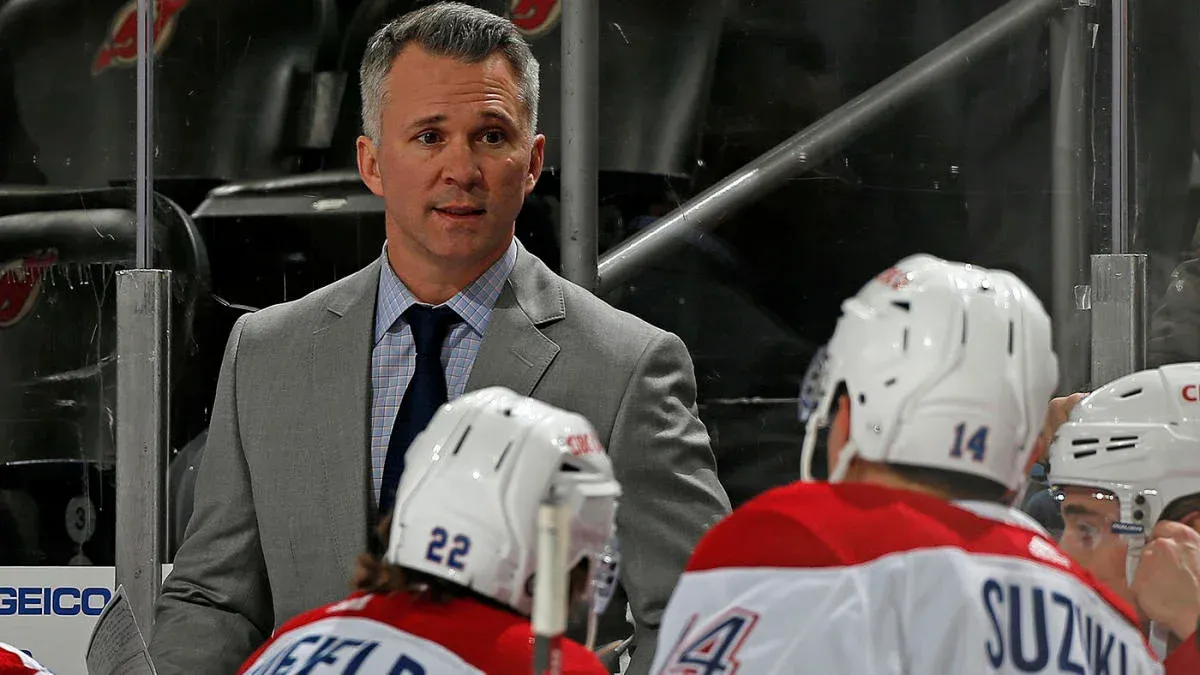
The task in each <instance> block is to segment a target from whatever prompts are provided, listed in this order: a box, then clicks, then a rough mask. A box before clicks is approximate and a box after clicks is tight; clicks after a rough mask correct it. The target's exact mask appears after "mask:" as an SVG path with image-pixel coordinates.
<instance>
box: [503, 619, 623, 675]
mask: <svg viewBox="0 0 1200 675" xmlns="http://www.w3.org/2000/svg"><path fill="white" fill-rule="evenodd" d="M496 659H497V661H496V664H495V665H494V666H493V667H492V668H487V669H485V670H486V672H487V673H488V674H489V675H493V674H494V675H528V673H529V672H530V671H531V670H532V668H533V630H532V627H531V626H530V625H529V624H528V623H526V624H525V626H523V627H521V628H518V627H516V626H514V627H513V628H512V629H510V630H509V631H507V632H505V634H504V636H503V637H502V638H501V639H500V640H499V641H498V642H497V644H496ZM562 672H563V675H607V674H608V669H607V668H605V667H604V665H603V664H602V663H600V659H599V658H598V657H597V656H596V655H595V654H593V653H592V652H590V651H588V649H587V648H586V647H584V646H583V645H581V644H579V643H578V642H575V641H574V640H568V639H566V638H563V640H562Z"/></svg>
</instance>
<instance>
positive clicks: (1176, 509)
mask: <svg viewBox="0 0 1200 675" xmlns="http://www.w3.org/2000/svg"><path fill="white" fill-rule="evenodd" d="M1193 511H1200V492H1197V493H1194V494H1190V495H1184V496H1182V497H1180V498H1178V499H1176V500H1175V501H1173V502H1171V503H1170V504H1168V505H1167V508H1165V509H1163V512H1162V516H1160V517H1159V520H1173V521H1177V522H1178V521H1182V520H1183V519H1184V518H1186V517H1187V515H1188V514H1189V513H1191V512H1193Z"/></svg>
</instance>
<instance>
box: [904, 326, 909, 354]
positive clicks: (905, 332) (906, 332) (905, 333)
mask: <svg viewBox="0 0 1200 675" xmlns="http://www.w3.org/2000/svg"><path fill="white" fill-rule="evenodd" d="M904 351H908V328H905V329H904Z"/></svg>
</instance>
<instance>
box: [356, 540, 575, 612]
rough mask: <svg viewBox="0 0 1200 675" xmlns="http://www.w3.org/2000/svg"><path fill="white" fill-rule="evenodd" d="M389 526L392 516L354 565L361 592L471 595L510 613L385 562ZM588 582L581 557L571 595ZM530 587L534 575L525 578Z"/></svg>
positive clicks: (440, 599)
mask: <svg viewBox="0 0 1200 675" xmlns="http://www.w3.org/2000/svg"><path fill="white" fill-rule="evenodd" d="M391 528H392V517H391V516H387V517H385V518H384V519H383V520H382V521H381V522H380V523H379V526H378V527H376V528H375V530H374V531H372V532H371V533H370V534H369V536H368V537H367V551H366V552H365V553H360V554H359V556H358V560H357V561H356V564H355V566H354V575H353V576H352V577H351V580H350V586H351V588H353V589H354V590H356V591H362V592H364V593H411V594H414V595H417V596H419V597H421V598H422V599H425V600H429V601H431V602H435V603H438V604H445V603H448V602H450V601H451V600H456V599H461V598H470V599H472V600H475V601H476V602H481V603H483V604H485V605H491V606H492V607H495V608H497V609H500V610H503V611H505V612H513V611H515V610H513V608H512V607H509V606H508V605H505V604H503V603H500V602H497V601H495V600H493V599H492V598H489V597H487V596H486V595H481V594H479V593H476V592H475V591H472V590H471V589H469V588H466V587H465V586H461V585H459V584H456V583H453V582H450V581H446V580H445V579H442V578H439V577H435V576H433V575H430V574H426V573H424V572H421V571H418V570H414V569H409V568H407V567H401V566H400V565H392V564H389V563H387V562H385V561H384V559H383V555H384V553H385V552H386V551H387V545H388V536H389V533H390V532H391ZM587 581H588V562H587V561H586V560H581V561H580V562H579V564H578V565H576V566H575V568H574V569H572V570H571V577H570V582H569V584H570V588H571V594H572V595H574V594H575V593H577V592H580V591H581V590H582V589H583V588H584V587H585V585H586V584H587ZM526 585H527V586H529V587H530V588H532V586H533V578H532V577H530V578H529V579H528V580H527V581H526Z"/></svg>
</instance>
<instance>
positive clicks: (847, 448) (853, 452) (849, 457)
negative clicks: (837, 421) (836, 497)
mask: <svg viewBox="0 0 1200 675" xmlns="http://www.w3.org/2000/svg"><path fill="white" fill-rule="evenodd" d="M855 457H858V446H857V445H855V444H854V439H852V438H847V439H846V444H845V445H843V446H842V451H841V453H839V454H838V461H837V464H836V465H834V467H833V471H830V472H829V482H830V483H840V482H842V481H844V480H846V474H847V473H849V472H850V463H851V462H853V461H854V458H855Z"/></svg>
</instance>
